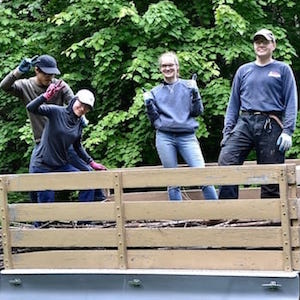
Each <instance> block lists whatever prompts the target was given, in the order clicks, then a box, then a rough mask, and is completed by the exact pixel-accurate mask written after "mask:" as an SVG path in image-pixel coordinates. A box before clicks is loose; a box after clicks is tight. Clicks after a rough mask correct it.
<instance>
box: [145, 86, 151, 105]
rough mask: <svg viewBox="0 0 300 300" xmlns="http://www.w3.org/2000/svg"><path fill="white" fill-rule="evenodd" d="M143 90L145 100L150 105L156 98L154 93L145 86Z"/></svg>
mask: <svg viewBox="0 0 300 300" xmlns="http://www.w3.org/2000/svg"><path fill="white" fill-rule="evenodd" d="M143 92H144V93H143V97H144V102H145V104H146V105H149V104H150V103H151V102H152V101H153V100H154V98H153V95H152V93H151V92H147V91H146V90H145V89H144V88H143Z"/></svg>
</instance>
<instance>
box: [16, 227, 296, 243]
mask: <svg viewBox="0 0 300 300" xmlns="http://www.w3.org/2000/svg"><path fill="white" fill-rule="evenodd" d="M299 231H300V229H299V227H293V228H291V240H292V241H291V243H292V247H300V240H299ZM126 235H127V239H126V243H127V247H145V248H146V247H200V248H201V247H221V248H222V247H240V248H242V247H255V248H258V247H259V248H266V247H282V238H281V237H282V229H281V227H279V226H278V227H271V226H264V227H219V228H215V227H209V228H199V227H187V228H128V229H126ZM116 236H117V230H116V229H112V228H87V229H86V228H73V229H64V228H60V229H39V230H36V229H11V246H12V247H57V248H59V247H118V240H117V237H116Z"/></svg>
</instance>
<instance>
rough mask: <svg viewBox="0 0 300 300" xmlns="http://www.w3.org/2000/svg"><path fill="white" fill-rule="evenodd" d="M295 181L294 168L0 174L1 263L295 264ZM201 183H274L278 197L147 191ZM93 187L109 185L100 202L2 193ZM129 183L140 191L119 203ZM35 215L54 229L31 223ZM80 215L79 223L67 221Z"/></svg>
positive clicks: (298, 239)
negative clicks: (19, 199) (15, 200)
mask: <svg viewBox="0 0 300 300" xmlns="http://www.w3.org/2000/svg"><path fill="white" fill-rule="evenodd" d="M296 179H297V172H296V165H295V164H282V165H245V166H231V167H217V166H212V167H207V168H205V169H199V168H187V167H185V168H177V169H162V168H157V169H153V168H131V169H116V170H110V171H107V172H88V173H86V172H82V173H49V174H18V175H2V176H0V209H1V220H2V243H3V252H4V266H5V268H6V269H16V268H18V269H24V268H26V269H37V268H38V269H44V268H46V269H49V268H58V269H65V268H76V269H118V268H120V269H145V268H147V269H166V268H167V269H211V270H224V269H226V270H274V271H275V270H284V271H292V270H300V261H299V258H300V256H299V255H300V253H299V248H300V235H299V200H298V198H297V196H296V194H297V192H296V191H297V181H296ZM209 184H213V185H215V186H219V185H226V184H239V185H244V186H253V185H254V186H259V185H262V184H278V185H279V187H280V198H278V199H258V198H249V199H239V200H216V201H204V200H196V201H195V200H185V201H180V202H178V201H166V200H160V201H156V200H154V198H153V196H152V195H153V189H157V188H158V189H160V190H161V189H165V188H166V187H167V186H169V185H180V186H185V187H196V186H203V185H209ZM99 187H101V188H105V189H109V190H110V191H111V196H110V200H109V201H107V202H89V203H80V202H56V203H43V204H38V203H23V204H9V196H10V193H12V192H27V191H33V190H34V191H40V190H46V189H52V190H56V191H59V190H79V189H92V188H99ZM132 189H133V190H134V191H135V192H136V191H137V190H138V189H142V192H140V193H135V196H134V200H131V201H128V200H130V194H131V192H130V190H132ZM147 190H151V191H152V192H151V193H150V192H147ZM154 193H155V192H154ZM150 194H151V196H148V195H150ZM139 195H140V198H141V199H139ZM158 195H160V194H159V193H158ZM35 221H40V222H56V223H57V226H55V227H48V228H35V227H34V226H33V225H32V224H33V222H35ZM80 221H81V222H84V223H87V224H89V225H86V226H76V225H74V224H76V222H80ZM15 224H18V226H15ZM62 224H69V226H63V225H62Z"/></svg>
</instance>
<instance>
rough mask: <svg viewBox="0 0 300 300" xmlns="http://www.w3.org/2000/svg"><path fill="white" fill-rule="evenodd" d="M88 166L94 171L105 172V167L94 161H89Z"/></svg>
mask: <svg viewBox="0 0 300 300" xmlns="http://www.w3.org/2000/svg"><path fill="white" fill-rule="evenodd" d="M90 166H91V167H92V168H93V169H94V170H96V171H106V170H107V168H106V167H105V166H103V165H101V164H98V163H96V162H95V161H91V162H90Z"/></svg>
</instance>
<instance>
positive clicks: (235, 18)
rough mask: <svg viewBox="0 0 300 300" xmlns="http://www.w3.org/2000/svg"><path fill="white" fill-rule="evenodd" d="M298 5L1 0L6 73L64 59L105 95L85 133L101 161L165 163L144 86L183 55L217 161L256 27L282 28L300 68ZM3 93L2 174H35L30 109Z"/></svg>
mask: <svg viewBox="0 0 300 300" xmlns="http://www.w3.org/2000/svg"><path fill="white" fill-rule="evenodd" d="M299 7H300V5H299V3H298V2H296V1H290V0H264V1H263V0H259V1H254V0H249V1H242V0H212V1H211V0H203V1H197V0H192V1H189V2H186V1H179V0H174V1H141V0H137V1H130V2H129V1H125V0H67V1H59V0H48V1H43V0H31V1H21V0H14V1H8V0H7V1H2V2H1V3H0V14H1V19H0V30H1V33H2V34H1V36H0V47H1V50H2V51H1V53H0V61H1V68H0V76H1V78H3V77H4V76H5V75H6V74H7V73H8V72H9V71H11V70H12V69H14V68H15V67H16V66H17V65H18V63H19V62H20V61H21V59H22V58H24V57H31V56H33V55H35V54H43V53H48V54H51V55H53V56H55V57H56V58H57V60H58V63H59V68H60V69H61V71H62V78H63V79H65V80H66V81H67V82H68V83H69V84H70V86H71V87H72V88H73V90H74V91H75V92H76V91H77V90H78V89H79V88H90V89H92V90H93V91H94V92H95V94H96V107H95V110H94V111H93V112H91V113H89V115H88V116H87V117H88V119H89V120H90V125H89V126H88V127H87V128H86V129H85V132H84V144H85V146H86V148H87V150H88V151H89V153H90V154H91V155H92V156H93V158H94V159H96V160H100V161H101V162H102V163H104V164H105V165H107V166H108V167H129V166H138V165H149V164H159V163H160V162H159V159H158V156H157V153H156V150H155V145H154V129H153V128H152V127H151V125H150V123H149V121H148V119H147V117H146V114H145V108H144V104H143V98H142V87H144V88H146V89H151V88H152V87H153V86H155V85H157V84H158V83H159V82H160V80H161V79H162V77H161V74H160V72H159V68H158V57H159V56H160V55H161V54H162V53H163V52H165V51H175V52H176V53H177V54H178V57H179V60H180V76H181V77H182V78H190V77H191V75H192V74H193V73H197V75H198V85H199V88H200V92H201V95H202V98H203V103H204V107H205V113H204V115H203V116H201V117H199V124H200V126H199V129H198V131H197V136H198V138H199V139H201V143H203V146H204V149H205V150H206V149H208V151H207V152H206V153H205V152H204V156H205V157H209V159H210V160H214V161H216V159H217V155H218V153H219V147H218V145H219V139H220V135H221V134H220V132H221V130H222V125H223V117H224V113H225V110H226V106H227V102H228V98H229V94H230V85H231V82H232V79H233V76H234V73H235V71H236V69H237V68H238V67H239V66H240V65H241V64H242V63H244V62H247V61H251V60H254V53H253V46H252V36H253V34H254V32H255V31H256V30H258V29H260V28H262V27H267V28H270V29H271V30H273V31H274V33H275V35H276V37H277V42H278V43H277V49H276V51H275V53H274V55H275V57H276V58H277V59H280V60H284V61H286V62H288V63H292V64H293V69H294V71H295V72H299V68H300V65H299V60H298V59H297V56H296V55H297V54H296V49H300V45H299ZM297 20H298V21H297ZM298 74H299V73H298ZM31 75H32V73H31V74H29V76H31ZM0 98H1V101H0V115H1V118H0V136H1V139H0V166H1V170H0V172H1V173H4V172H22V171H26V170H27V168H28V163H29V158H30V153H31V150H32V142H31V140H32V137H31V130H30V124H29V122H28V120H27V115H26V113H25V109H24V106H22V105H23V104H21V102H20V100H18V99H15V98H14V97H11V96H8V95H7V94H5V93H4V92H3V91H0ZM298 125H299V124H298ZM293 141H294V146H293V148H292V149H291V150H290V151H289V153H288V155H289V156H291V157H298V156H299V153H300V134H299V129H298V126H297V129H296V132H295V134H294V138H293ZM24 155H25V156H24ZM23 157H24V158H23Z"/></svg>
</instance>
